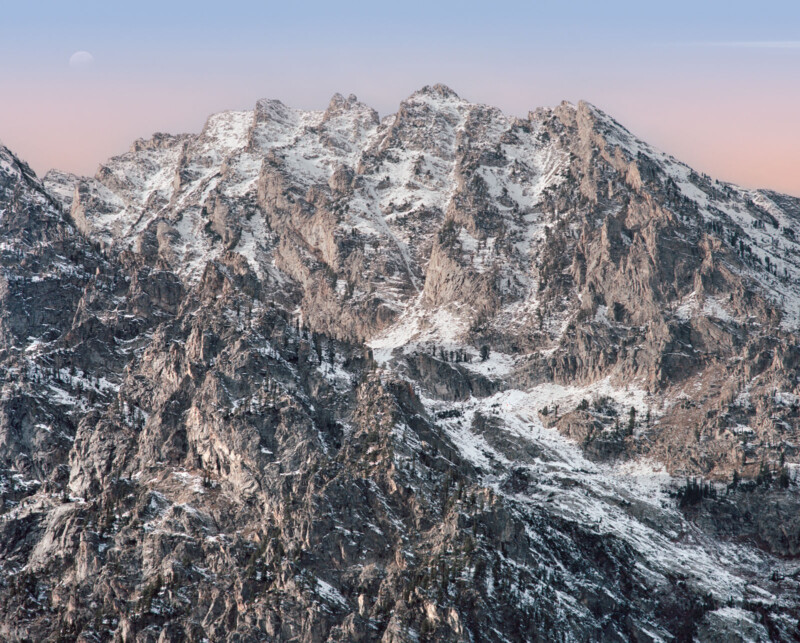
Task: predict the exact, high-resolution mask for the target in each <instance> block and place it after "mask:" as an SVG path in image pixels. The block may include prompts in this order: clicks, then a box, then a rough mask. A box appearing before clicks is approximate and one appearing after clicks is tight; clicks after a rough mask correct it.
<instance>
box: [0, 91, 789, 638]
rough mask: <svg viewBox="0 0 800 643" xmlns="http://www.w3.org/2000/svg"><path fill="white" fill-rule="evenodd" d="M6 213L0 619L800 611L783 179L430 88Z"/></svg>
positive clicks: (237, 625) (580, 112) (162, 633)
mask: <svg viewBox="0 0 800 643" xmlns="http://www.w3.org/2000/svg"><path fill="white" fill-rule="evenodd" d="M0 213H2V214H0V227H2V229H3V233H4V236H3V239H2V244H0V367H1V368H0V501H2V504H0V508H1V509H0V571H1V572H2V573H0V638H3V639H7V640H48V639H50V638H53V637H54V636H61V637H64V638H67V639H80V640H119V641H126V642H127V641H137V642H150V641H152V642H153V643H155V642H156V641H159V642H164V641H179V640H203V639H206V640H222V641H235V640H263V639H269V640H299V641H316V640H329V641H351V640H363V641H373V640H383V641H396V642H399V641H421V640H445V641H458V640H479V639H480V640H488V641H497V642H498V643H499V642H500V641H508V640H554V639H563V640H619V641H622V640H646V641H657V640H692V639H694V640H740V639H744V640H759V638H760V639H762V640H768V639H769V638H770V637H772V638H774V639H776V640H791V637H792V636H794V632H795V629H796V628H795V626H796V623H797V621H798V618H800V612H799V611H798V605H800V588H798V585H797V583H796V582H795V581H794V580H792V579H796V578H798V577H800V568H798V565H797V558H796V557H797V555H798V553H800V536H798V534H800V522H799V521H798V518H797V517H796V516H798V515H800V512H798V511H797V509H798V508H800V499H799V498H798V491H797V490H798V481H797V474H796V471H797V468H798V467H800V452H798V449H797V447H796V445H797V444H798V442H799V441H800V433H799V432H800V421H799V420H798V418H799V416H798V413H800V382H798V378H797V372H798V368H800V346H799V345H798V339H797V329H798V327H800V285H799V284H800V244H798V240H797V239H796V235H797V233H798V232H800V200H798V199H796V198H793V197H790V196H787V195H779V194H776V193H774V192H769V191H757V190H748V189H744V188H739V187H737V186H733V185H730V184H727V183H721V182H718V181H715V180H713V179H712V178H711V177H708V176H705V175H703V174H701V173H698V172H695V171H694V170H692V169H691V168H689V167H688V166H686V165H685V164H682V163H680V162H679V161H677V160H675V159H674V158H672V157H670V156H667V155H665V154H663V153H661V152H659V151H658V150H656V149H654V148H652V147H651V146H649V145H648V144H647V143H646V142H644V141H642V140H640V139H638V138H637V137H635V136H634V135H633V134H632V133H630V132H628V131H627V130H626V129H625V128H624V127H622V126H621V125H619V124H618V123H616V122H615V121H614V120H613V119H612V118H611V117H609V116H608V115H606V114H604V113H603V112H602V111H601V110H599V109H597V108H595V107H593V106H591V105H589V104H587V103H584V102H581V103H579V104H578V105H570V104H568V103H562V104H561V105H559V106H557V107H555V108H553V109H539V110H536V111H534V112H532V114H531V116H530V117H529V118H528V119H527V120H525V119H519V118H513V117H510V116H508V115H506V114H504V113H503V112H502V111H501V110H499V109H496V108H493V107H490V106H486V105H477V104H472V103H469V102H468V101H466V100H463V99H461V98H459V97H458V96H457V95H456V94H455V93H454V92H452V90H450V89H448V88H446V87H444V86H440V85H436V86H434V87H426V88H423V89H422V90H420V91H419V92H417V93H415V94H414V95H412V96H411V97H409V98H408V99H406V100H405V101H403V102H402V103H401V104H400V106H399V108H398V111H397V113H396V114H394V115H391V116H388V117H386V118H384V119H383V120H381V121H379V120H378V118H377V114H376V113H375V112H374V110H371V109H370V108H369V107H367V106H366V105H363V104H362V103H360V102H358V100H357V99H356V97H355V96H350V97H348V98H344V97H343V96H341V95H338V94H337V95H335V96H334V97H333V98H332V99H331V102H330V104H329V105H328V108H327V109H326V110H325V111H324V112H323V111H304V110H297V109H293V108H291V107H288V106H286V105H284V104H283V103H281V102H280V101H276V100H260V101H258V103H257V104H256V106H255V108H254V109H253V110H243V111H228V112H222V113H220V114H215V115H213V116H211V117H209V119H208V120H207V122H206V124H205V126H204V127H203V129H202V131H201V132H199V133H195V134H186V135H176V136H172V135H167V134H159V135H155V136H154V137H152V138H151V139H147V140H141V141H138V142H136V143H135V144H134V145H133V146H132V147H131V149H130V150H129V151H128V152H127V153H125V154H122V155H120V156H117V157H114V158H112V159H110V160H108V161H107V162H106V163H104V164H103V165H102V166H101V168H100V170H99V171H98V173H97V174H96V176H95V177H75V176H72V175H69V174H66V173H60V172H51V173H48V175H47V176H46V177H45V179H44V181H43V183H40V182H39V181H38V180H37V179H36V178H35V177H34V176H33V174H32V173H31V172H30V171H29V170H26V169H25V166H24V165H22V164H21V163H20V162H18V161H17V160H16V158H15V157H14V156H13V155H12V154H11V153H10V152H8V151H7V150H5V149H4V148H2V149H0ZM73 224H74V225H73ZM715 637H716V638H715ZM737 637H738V638H737Z"/></svg>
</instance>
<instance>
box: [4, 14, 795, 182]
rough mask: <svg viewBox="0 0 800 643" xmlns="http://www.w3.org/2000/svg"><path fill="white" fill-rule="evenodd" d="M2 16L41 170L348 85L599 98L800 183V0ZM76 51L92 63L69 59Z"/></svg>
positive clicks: (667, 131)
mask: <svg viewBox="0 0 800 643" xmlns="http://www.w3.org/2000/svg"><path fill="white" fill-rule="evenodd" d="M0 15H2V21H0V96H2V100H0V139H2V140H3V141H4V142H5V143H6V144H8V145H10V146H11V147H13V148H14V149H15V150H17V151H18V152H19V153H20V154H21V155H22V156H24V157H27V158H28V159H29V160H30V161H31V162H32V164H33V165H34V167H35V169H36V170H37V171H42V170H45V169H47V168H48V167H50V166H52V165H57V166H60V167H63V168H65V169H69V170H75V171H80V172H89V173H91V172H93V170H94V168H95V167H96V165H97V164H98V163H99V162H100V161H102V160H104V159H105V158H106V157H108V156H110V155H111V154H114V153H119V152H121V151H123V150H124V149H125V148H126V147H127V146H128V144H129V143H130V141H131V139H132V138H135V137H136V136H143V135H147V134H149V133H151V132H152V131H154V130H171V131H175V130H182V131H185V130H197V129H198V128H199V127H200V126H201V125H202V122H203V120H204V119H205V117H206V116H207V115H208V114H209V113H211V112H213V111H218V110H221V109H228V108H244V107H249V106H250V105H252V103H253V102H254V101H255V100H256V99H257V98H259V97H262V96H268V97H276V98H280V99H281V100H283V101H284V102H286V103H288V104H290V105H294V106H298V107H306V108H322V107H324V106H325V104H326V103H327V100H328V99H329V97H330V95H331V94H333V93H334V92H336V91H339V92H342V93H350V92H354V93H356V94H358V96H359V97H360V98H361V99H362V100H364V101H366V102H368V103H370V104H372V105H373V106H374V107H376V108H377V109H378V110H379V111H380V112H381V113H382V114H385V113H388V112H392V111H394V110H395V109H396V107H397V104H398V102H399V101H400V100H402V99H403V98H404V97H405V96H407V95H408V94H409V93H411V92H412V91H414V90H415V89H417V88H419V87H421V86H422V85H424V84H429V83H434V82H444V83H446V84H448V85H450V86H451V87H453V88H454V89H455V90H456V91H458V92H459V93H460V94H462V95H463V96H464V97H466V98H469V99H470V100H475V101H480V102H487V103H492V104H496V105H498V106H500V107H502V108H503V109H505V110H507V111H509V112H511V113H516V114H520V115H524V114H525V113H526V112H527V110H528V109H532V108H535V107H537V106H539V105H551V104H554V103H557V102H558V101H560V100H562V99H567V100H573V101H575V100H578V99H580V98H585V99H587V100H590V101H591V102H593V103H595V104H597V105H599V106H600V107H602V108H604V109H606V110H607V111H609V112H610V113H612V115H614V116H615V117H616V118H617V119H618V120H620V121H621V122H623V124H626V125H628V126H629V127H630V128H631V129H632V130H633V131H634V132H635V133H637V134H640V135H642V136H643V137H645V138H648V139H649V140H650V141H651V142H653V143H654V144H656V145H658V146H659V147H661V148H662V149H665V150H666V151H668V152H670V153H673V154H675V155H676V156H678V157H680V158H683V159H685V160H687V161H689V162H691V163H693V164H695V165H697V166H699V169H702V170H705V171H710V172H712V173H715V174H717V175H719V176H720V178H725V179H731V180H736V181H739V182H742V183H745V184H752V185H765V184H769V185H770V186H772V187H777V188H780V189H784V190H790V191H793V192H795V193H798V194H800V178H798V177H800V171H798V170H797V168H800V156H798V154H800V152H797V150H800V131H799V130H800V126H798V121H800V119H798V117H797V116H796V115H797V114H798V113H800V89H798V84H799V83H798V80H799V79H800V2H798V1H797V0H793V1H791V2H789V1H783V2H776V1H773V2H769V1H762V2H759V3H754V2H741V1H734V2H730V1H729V2H719V1H707V2H699V1H697V0H695V2H686V1H679V2H670V3H655V2H642V1H639V2H629V1H618V2H588V1H572V2H564V1H562V2H556V1H549V2H541V1H540V2H535V1H534V2H510V1H496V2H492V3H477V2H450V1H446V2H433V1H428V2H422V1H419V0H412V1H407V2H396V1H393V2H280V3H278V2H243V1H235V0H233V1H231V0H229V1H228V2H206V1H194V2H184V1H177V2H168V1H166V0H164V1H162V2H154V1H152V0H143V1H140V2H136V3H125V2H109V1H108V0H107V1H105V2H97V1H91V2H69V1H60V2H53V1H38V2H37V1H29V2H6V1H3V2H2V10H0ZM78 50H86V51H89V52H91V53H92V55H93V56H94V59H95V62H94V64H93V65H92V66H91V67H90V68H85V69H77V70H76V69H70V67H69V65H68V61H69V57H70V55H72V54H73V53H74V52H75V51H78ZM793 162H794V166H793V167H788V169H791V170H793V171H794V178H793V176H792V175H791V172H789V171H788V169H787V166H791V164H792V163H793ZM781 164H782V165H781ZM781 168H784V169H786V170H787V171H785V172H781ZM765 182H766V183H765Z"/></svg>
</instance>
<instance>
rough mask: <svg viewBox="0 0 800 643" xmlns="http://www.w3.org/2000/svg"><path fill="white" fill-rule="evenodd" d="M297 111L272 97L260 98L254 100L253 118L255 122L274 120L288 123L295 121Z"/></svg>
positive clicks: (283, 123)
mask: <svg viewBox="0 0 800 643" xmlns="http://www.w3.org/2000/svg"><path fill="white" fill-rule="evenodd" d="M296 118H297V113H296V111H295V110H294V109H292V108H291V107H288V106H286V105H284V104H283V103H282V102H281V101H279V100H277V99H274V98H261V99H259V100H258V101H257V102H256V109H255V120H256V122H257V123H265V122H270V121H271V122H274V123H280V124H281V125H289V124H292V123H294V122H295V120H296Z"/></svg>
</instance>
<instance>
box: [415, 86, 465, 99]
mask: <svg viewBox="0 0 800 643" xmlns="http://www.w3.org/2000/svg"><path fill="white" fill-rule="evenodd" d="M412 99H418V100H428V101H451V102H458V103H463V102H466V101H465V100H464V99H462V98H461V97H460V96H459V95H458V94H457V93H456V92H455V91H453V90H452V89H450V88H449V87H448V86H447V85H443V84H441V83H436V84H435V85H425V86H424V87H423V88H422V89H418V90H417V91H415V92H414V93H413V94H411V96H410V97H409V98H408V99H406V100H412Z"/></svg>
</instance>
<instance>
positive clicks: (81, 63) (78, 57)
mask: <svg viewBox="0 0 800 643" xmlns="http://www.w3.org/2000/svg"><path fill="white" fill-rule="evenodd" d="M93 62H94V56H92V54H90V53H89V52H88V51H76V52H75V53H74V54H72V55H71V56H70V57H69V66H70V67H72V68H73V69H79V68H81V67H88V66H89V65H91V64H92V63H93Z"/></svg>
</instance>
